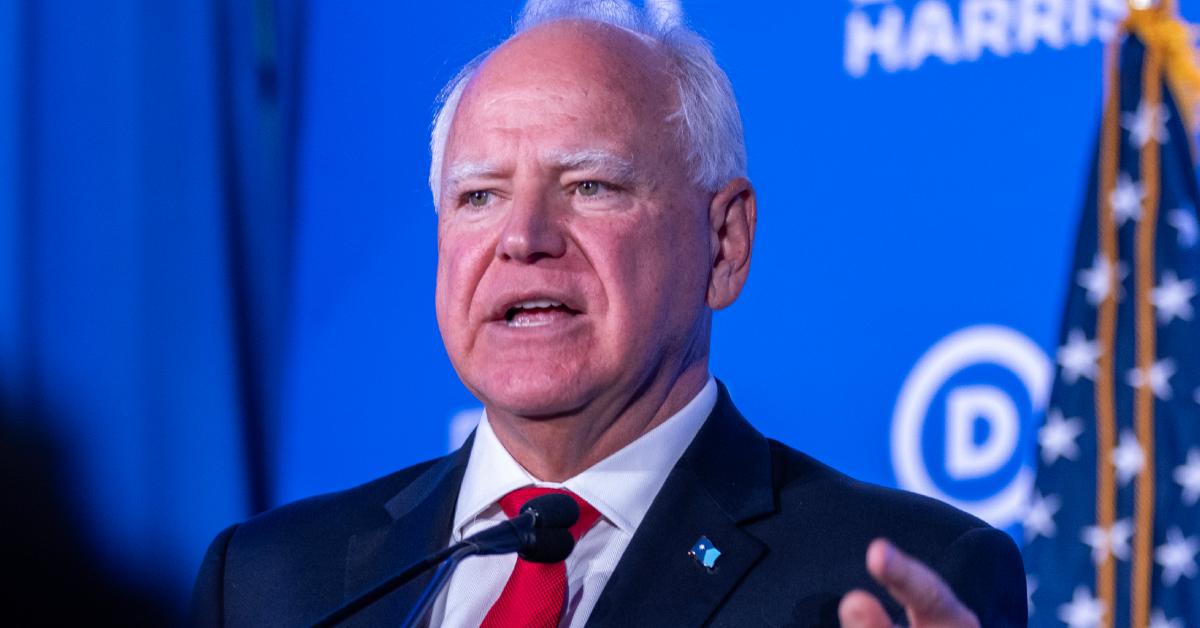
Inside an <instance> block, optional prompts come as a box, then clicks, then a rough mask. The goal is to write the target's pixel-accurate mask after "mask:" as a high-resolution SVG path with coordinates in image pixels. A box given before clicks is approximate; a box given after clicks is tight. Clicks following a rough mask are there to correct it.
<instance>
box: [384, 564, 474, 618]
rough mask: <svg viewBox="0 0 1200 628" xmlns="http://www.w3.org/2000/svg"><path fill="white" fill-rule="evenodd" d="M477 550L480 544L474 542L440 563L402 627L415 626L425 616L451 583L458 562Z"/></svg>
mask: <svg viewBox="0 0 1200 628" xmlns="http://www.w3.org/2000/svg"><path fill="white" fill-rule="evenodd" d="M477 552H479V546H478V545H475V544H474V543H472V544H470V545H468V546H467V547H463V548H460V549H459V550H458V551H456V552H453V553H452V554H450V556H448V557H447V558H446V559H445V560H443V561H442V564H441V565H438V568H437V571H435V572H433V579H432V580H430V581H429V584H428V585H426V587H425V590H424V591H422V592H421V599H419V600H417V605H416V606H414V607H413V609H412V611H410V612H409V613H408V617H407V618H405V619H404V623H403V624H400V626H401V628H415V627H416V625H417V624H418V623H419V622H420V621H421V620H422V619H424V618H425V614H426V613H428V612H429V609H430V607H432V606H433V601H434V600H436V599H437V596H438V594H440V593H441V592H442V589H444V588H446V585H447V584H449V582H450V575H451V574H452V573H454V569H455V568H456V567H458V564H459V563H461V562H462V560H463V559H464V558H466V557H468V556H471V555H472V554H475V553H477Z"/></svg>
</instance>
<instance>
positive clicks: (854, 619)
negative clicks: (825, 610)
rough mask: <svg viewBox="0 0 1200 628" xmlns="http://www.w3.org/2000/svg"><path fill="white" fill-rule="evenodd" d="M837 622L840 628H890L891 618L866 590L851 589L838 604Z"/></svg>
mask: <svg viewBox="0 0 1200 628" xmlns="http://www.w3.org/2000/svg"><path fill="white" fill-rule="evenodd" d="M838 622H840V623H841V624H842V628H892V620H891V618H889V617H888V614H887V613H886V612H885V611H884V610H883V605H882V604H880V603H879V600H877V599H875V596H874V595H871V594H870V593H867V592H866V591H851V592H849V593H847V594H846V595H845V597H843V598H842V601H841V602H840V603H839V604H838Z"/></svg>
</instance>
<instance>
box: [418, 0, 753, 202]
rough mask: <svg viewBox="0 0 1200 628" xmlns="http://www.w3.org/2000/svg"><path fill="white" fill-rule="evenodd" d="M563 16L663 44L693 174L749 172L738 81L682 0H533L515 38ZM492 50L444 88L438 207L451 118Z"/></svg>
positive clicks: (436, 132)
mask: <svg viewBox="0 0 1200 628" xmlns="http://www.w3.org/2000/svg"><path fill="white" fill-rule="evenodd" d="M558 20H587V21H593V22H600V23H603V24H608V25H611V26H616V27H618V28H622V29H624V30H626V31H629V32H632V33H634V34H635V35H638V36H639V37H641V38H643V39H645V40H648V41H650V42H652V43H655V44H657V45H658V46H659V47H660V49H661V50H663V51H664V52H665V53H666V54H667V55H668V57H669V59H670V60H671V62H672V66H673V74H674V79H675V82H676V88H677V89H678V93H679V111H678V112H676V113H675V114H674V115H673V116H672V118H673V119H678V121H679V126H680V133H681V137H680V140H681V144H682V145H683V146H685V147H686V150H687V155H686V158H687V164H688V167H689V169H690V170H691V178H692V181H693V182H694V183H695V184H696V185H699V186H701V187H702V188H704V189H705V190H706V191H708V192H716V191H718V190H720V189H721V188H722V187H723V186H724V185H725V184H726V183H728V182H729V181H730V180H731V179H734V178H736V177H741V176H745V175H746V143H745V138H744V136H743V134H742V117H741V114H740V113H739V112H738V106H737V100H736V99H735V98H734V95H733V86H732V85H731V84H730V82H729V77H728V76H726V75H725V71H724V70H722V69H721V66H719V65H717V60H716V58H715V57H714V56H713V53H712V48H711V47H710V46H709V44H708V42H707V41H705V40H704V38H703V37H701V36H700V35H699V34H697V33H696V32H695V31H692V30H690V29H688V28H687V27H686V26H685V25H684V23H683V10H682V9H681V7H680V4H679V0H645V6H644V7H642V8H641V9H639V8H637V7H635V6H633V5H632V4H631V3H630V2H629V0H528V2H527V3H526V4H525V9H524V10H523V11H522V12H521V17H520V19H519V20H518V21H517V27H516V30H515V32H514V33H513V35H512V36H510V39H511V38H512V37H516V36H517V35H519V34H521V33H522V32H524V31H527V30H529V29H531V28H533V27H535V26H538V25H541V24H546V23H548V22H554V21H558ZM492 50H495V49H494V48H493V49H492ZM492 50H488V51H486V52H484V53H483V54H481V55H479V56H478V57H476V58H475V59H474V60H472V61H471V62H470V63H468V64H467V65H466V66H464V67H463V68H462V69H461V70H459V72H458V74H457V75H456V76H455V77H454V78H453V79H452V80H451V81H450V82H449V83H448V84H447V85H446V87H445V88H444V89H443V90H442V93H441V95H440V96H439V99H438V100H439V102H440V103H441V106H440V108H439V109H438V112H437V115H436V116H435V117H434V120H433V131H432V133H431V136H430V140H429V148H430V153H431V155H430V156H431V159H430V164H429V188H430V190H432V191H433V204H434V208H435V209H436V208H437V204H438V198H439V196H440V193H441V190H440V188H441V177H442V164H443V160H444V157H445V153H446V141H447V139H448V137H449V135H450V123H451V121H452V120H453V119H454V113H455V111H456V110H457V109H458V103H459V101H460V100H461V99H462V94H463V90H464V89H465V88H466V85H467V83H468V82H469V81H470V80H471V77H473V76H474V75H475V72H476V71H477V70H478V69H479V67H480V66H481V65H482V64H483V62H484V60H486V59H487V57H488V55H490V54H491V52H492Z"/></svg>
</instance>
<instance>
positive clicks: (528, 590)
mask: <svg viewBox="0 0 1200 628" xmlns="http://www.w3.org/2000/svg"><path fill="white" fill-rule="evenodd" d="M547 493H562V494H564V495H568V496H570V497H571V498H572V499H574V500H575V503H577V504H579V521H577V522H575V525H573V526H571V536H573V537H575V540H576V541H578V540H579V537H580V536H583V533H585V532H587V531H588V529H589V528H591V527H592V525H593V524H595V523H596V519H597V518H598V517H599V516H600V513H599V512H597V511H596V509H595V508H593V507H592V505H591V504H589V503H587V502H585V501H583V500H582V499H580V497H579V496H578V495H575V494H574V493H571V492H570V491H565V490H562V489H555V488H537V487H533V486H529V487H526V488H519V489H517V490H515V491H513V492H511V493H509V494H508V495H505V496H504V497H502V498H500V507H501V508H503V509H504V514H506V515H508V516H509V517H515V516H517V514H518V513H519V512H520V510H521V506H524V505H525V502H527V501H529V500H531V499H533V498H534V497H540V496H542V495H545V494H547ZM566 601H567V565H566V563H563V562H557V563H553V564H545V563H533V562H529V561H527V560H525V559H524V558H519V557H518V558H517V564H516V566H515V567H513V571H512V575H511V576H509V577H508V583H506V584H505V585H504V591H502V592H501V593H500V598H499V599H497V600H496V603H495V604H492V608H491V609H490V610H489V611H488V614H487V616H486V617H484V618H483V623H482V624H480V625H479V628H509V627H512V626H521V627H523V628H555V627H556V626H558V621H559V618H560V617H561V616H562V611H563V606H564V605H565V604H566Z"/></svg>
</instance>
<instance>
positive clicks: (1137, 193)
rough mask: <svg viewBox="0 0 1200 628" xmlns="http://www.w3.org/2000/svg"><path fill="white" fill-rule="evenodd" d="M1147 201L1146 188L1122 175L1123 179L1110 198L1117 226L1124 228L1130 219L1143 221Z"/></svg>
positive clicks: (1119, 181) (1118, 182)
mask: <svg viewBox="0 0 1200 628" xmlns="http://www.w3.org/2000/svg"><path fill="white" fill-rule="evenodd" d="M1145 200H1146V189H1145V187H1144V186H1143V185H1142V184H1141V183H1139V182H1137V181H1134V180H1133V179H1132V178H1130V177H1129V175H1127V174H1125V173H1121V178H1120V179H1118V180H1117V187H1116V188H1115V189H1114V190H1113V191H1112V194H1111V195H1109V197H1108V202H1109V204H1111V205H1112V211H1113V219H1114V220H1116V221H1117V226H1118V227H1124V226H1125V223H1126V222H1128V221H1129V219H1130V218H1132V219H1134V220H1135V221H1136V220H1141V219H1142V202H1143V201H1145Z"/></svg>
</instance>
